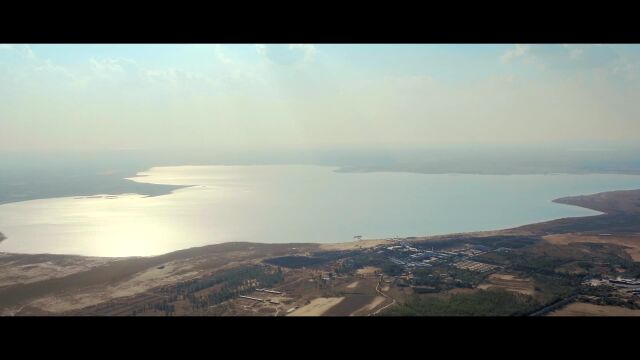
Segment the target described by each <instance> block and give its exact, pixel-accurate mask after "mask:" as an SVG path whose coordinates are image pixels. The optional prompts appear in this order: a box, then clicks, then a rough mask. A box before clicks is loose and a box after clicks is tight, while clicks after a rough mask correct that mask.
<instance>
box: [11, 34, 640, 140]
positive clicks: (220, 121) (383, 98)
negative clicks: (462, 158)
mask: <svg viewBox="0 0 640 360" xmlns="http://www.w3.org/2000/svg"><path fill="white" fill-rule="evenodd" d="M639 66H640V46H638V45H0V98H1V99H2V100H1V101H0V151H6V150H42V149H44V150H51V149H122V148H161V147H190V148H198V147H211V146H219V145H229V146H276V145H277V146H282V145H284V146H298V145H308V146H344V145H366V146H399V145H432V144H451V143H453V144H459V143H468V144H469V143H471V144H473V143H482V144H487V143H489V144H492V143H536V142H539V141H563V140H580V141H588V140H609V141H611V140H626V141H630V140H640V117H639V115H640V68H639Z"/></svg>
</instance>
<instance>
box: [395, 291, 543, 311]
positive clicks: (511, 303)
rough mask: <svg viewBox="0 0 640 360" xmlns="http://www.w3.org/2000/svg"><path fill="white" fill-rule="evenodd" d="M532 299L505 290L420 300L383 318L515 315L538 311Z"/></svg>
mask: <svg viewBox="0 0 640 360" xmlns="http://www.w3.org/2000/svg"><path fill="white" fill-rule="evenodd" d="M538 306H539V303H537V302H536V301H535V300H533V298H531V297H530V296H526V295H520V294H514V293H510V292H508V291H505V290H478V291H476V292H473V293H471V294H456V295H451V296H450V297H447V298H441V297H421V298H418V297H416V298H414V299H413V300H411V301H409V302H406V303H404V304H401V305H398V306H395V307H392V308H390V309H389V310H387V311H385V312H384V313H383V315H385V316H514V315H515V316H518V315H526V314H528V313H530V312H531V311H532V310H534V309H535V308H537V307H538Z"/></svg>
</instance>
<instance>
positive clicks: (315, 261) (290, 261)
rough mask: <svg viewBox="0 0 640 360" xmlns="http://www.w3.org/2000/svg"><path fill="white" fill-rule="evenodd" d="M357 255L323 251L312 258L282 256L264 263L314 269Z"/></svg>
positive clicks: (349, 252) (351, 252) (350, 252)
mask: <svg viewBox="0 0 640 360" xmlns="http://www.w3.org/2000/svg"><path fill="white" fill-rule="evenodd" d="M356 253H357V252H355V251H321V252H316V253H313V254H311V256H302V255H290V256H280V257H275V258H271V259H266V260H264V261H263V262H264V263H267V264H270V265H275V266H282V267H287V268H293V269H297V268H302V267H314V266H319V265H323V264H326V263H328V262H331V261H336V260H339V259H344V258H348V257H350V256H353V255H354V254H356Z"/></svg>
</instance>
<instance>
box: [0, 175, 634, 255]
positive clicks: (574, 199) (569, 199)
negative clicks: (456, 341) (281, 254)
mask: <svg viewBox="0 0 640 360" xmlns="http://www.w3.org/2000/svg"><path fill="white" fill-rule="evenodd" d="M190 186H194V185H187V186H185V187H190ZM175 190H178V189H175ZM175 190H172V191H171V192H173V191H175ZM625 192H633V193H635V192H638V193H640V189H633V190H612V191H605V192H600V193H595V194H587V195H576V196H566V197H560V198H557V199H553V200H551V202H553V203H556V204H562V205H568V206H576V207H580V208H584V209H589V210H593V211H596V212H599V214H594V215H585V216H574V217H564V218H554V219H548V220H541V221H537V222H534V223H527V224H523V225H517V226H514V227H509V228H502V229H491V230H478V231H468V232H456V233H446V234H439V235H428V236H407V237H401V238H400V239H402V240H404V241H438V240H447V239H450V238H454V237H484V236H496V235H529V234H531V230H529V228H535V227H539V226H541V225H544V224H547V223H552V222H555V221H565V220H571V219H585V218H598V217H603V216H607V215H610V214H611V213H615V211H613V210H611V209H609V211H603V210H601V208H600V209H599V207H598V206H596V207H595V208H594V207H590V206H593V205H589V204H585V203H584V199H588V198H592V197H603V196H606V195H611V194H619V193H625ZM605 210H606V209H605ZM5 239H7V237H6V236H5V235H4V234H3V233H2V232H0V242H2V241H3V240H5ZM390 242H391V241H390V240H389V238H380V239H376V238H371V239H362V240H355V241H347V242H337V243H263V242H221V243H215V244H207V245H202V246H195V247H189V248H184V249H178V250H174V251H170V252H167V253H162V254H158V255H149V256H135V255H132V256H118V257H112V256H88V255H76V254H54V253H13V252H3V251H0V256H53V257H79V258H86V259H95V258H98V259H105V260H106V259H108V260H113V261H115V260H122V259H153V258H157V257H162V256H167V255H170V254H173V253H176V252H180V251H188V250H194V249H201V248H206V247H211V246H223V245H229V244H253V245H264V246H290V245H301V244H304V245H306V246H309V247H317V248H318V249H320V250H325V251H331V250H346V249H364V248H369V247H375V246H378V245H380V244H384V243H390ZM371 244H375V245H371ZM362 245H364V246H362Z"/></svg>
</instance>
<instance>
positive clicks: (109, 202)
mask: <svg viewBox="0 0 640 360" xmlns="http://www.w3.org/2000/svg"><path fill="white" fill-rule="evenodd" d="M333 170H334V168H331V167H323V166H288V165H287V166H179V167H157V168H152V169H150V170H149V171H147V172H142V173H139V174H138V176H137V177H135V178H133V180H134V181H139V182H147V183H157V184H173V185H194V186H192V187H188V188H184V189H180V190H177V191H175V192H173V193H171V194H168V195H163V196H157V197H143V196H140V195H136V194H127V195H119V196H106V195H105V196H97V197H67V198H56V199H42V200H32V201H24V202H19V203H11V204H4V205H0V232H3V233H4V234H5V235H7V237H8V239H6V240H5V241H3V242H2V243H0V251H4V252H21V253H57V254H81V255H92V256H133V255H142V256H146V255H156V254H161V253H166V252H169V251H174V250H179V249H184V248H189V247H193V246H201V245H206V244H215V243H220V242H227V241H252V242H269V243H276V242H342V241H350V240H352V238H353V236H354V235H362V236H363V237H364V238H384V237H391V236H396V235H398V236H420V235H436V234H446V233H452V232H464V231H477V230H491V229H500V228H508V227H512V226H517V225H523V224H528V223H532V222H537V221H543V220H549V219H554V218H560V217H567V216H585V215H593V214H597V212H595V211H591V210H587V209H583V208H579V207H575V206H567V205H561V204H555V203H552V202H551V200H553V199H555V198H558V197H562V196H569V195H579V194H590V193H595V192H601V191H609V190H622V189H634V188H640V177H638V176H631V175H425V174H408V173H360V174H359V173H353V174H351V173H335V172H333Z"/></svg>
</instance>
